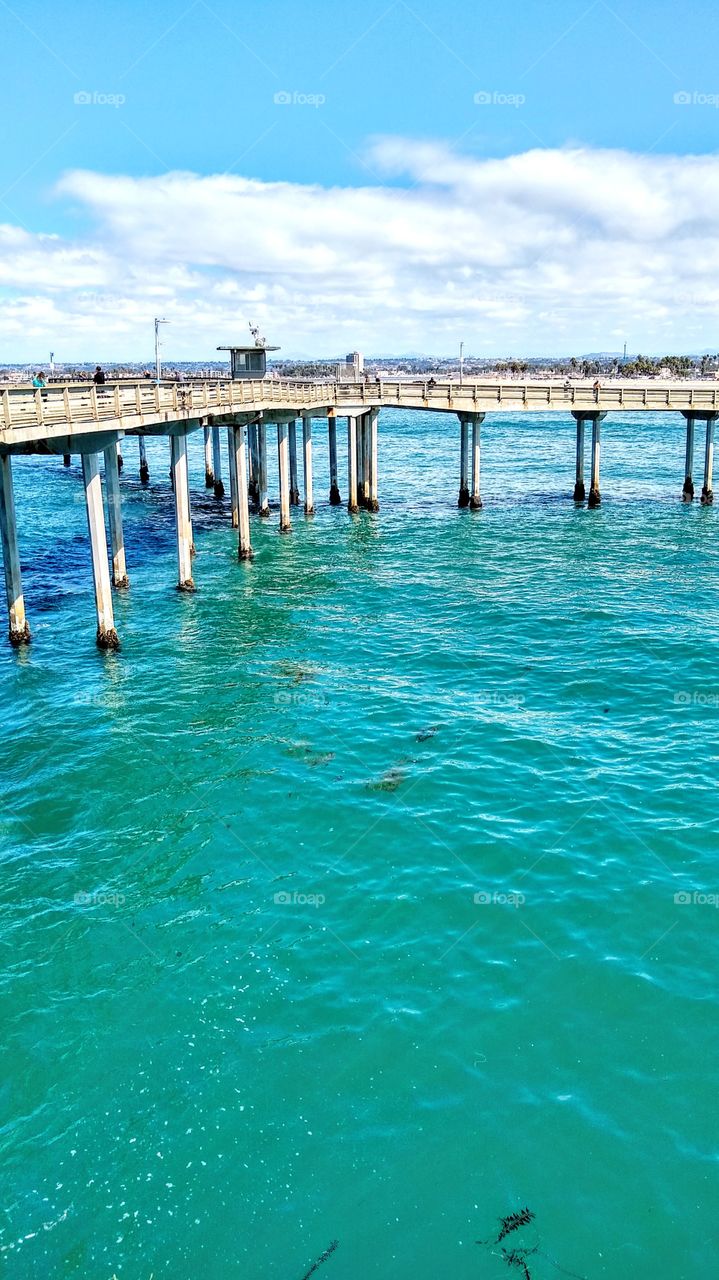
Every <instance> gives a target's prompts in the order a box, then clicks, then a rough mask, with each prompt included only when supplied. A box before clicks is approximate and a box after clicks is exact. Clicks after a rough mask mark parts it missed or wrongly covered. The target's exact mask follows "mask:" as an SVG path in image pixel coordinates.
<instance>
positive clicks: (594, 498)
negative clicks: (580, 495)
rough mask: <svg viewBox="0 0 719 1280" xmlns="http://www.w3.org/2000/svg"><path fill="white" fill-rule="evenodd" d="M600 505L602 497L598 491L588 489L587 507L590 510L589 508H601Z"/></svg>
mask: <svg viewBox="0 0 719 1280" xmlns="http://www.w3.org/2000/svg"><path fill="white" fill-rule="evenodd" d="M601 505H602V495H601V494H600V492H599V490H598V489H590V490H589V497H588V499H587V506H588V507H590V508H591V507H601Z"/></svg>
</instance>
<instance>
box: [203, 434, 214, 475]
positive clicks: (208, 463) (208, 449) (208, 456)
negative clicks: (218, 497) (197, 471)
mask: <svg viewBox="0 0 719 1280" xmlns="http://www.w3.org/2000/svg"><path fill="white" fill-rule="evenodd" d="M202 434H203V436H204V440H205V488H206V489H212V488H213V486H214V483H215V473H214V471H213V470H212V436H211V434H210V428H209V427H203V428H202Z"/></svg>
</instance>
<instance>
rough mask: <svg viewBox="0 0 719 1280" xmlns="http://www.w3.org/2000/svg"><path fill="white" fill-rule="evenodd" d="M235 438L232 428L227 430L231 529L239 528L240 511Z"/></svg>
mask: <svg viewBox="0 0 719 1280" xmlns="http://www.w3.org/2000/svg"><path fill="white" fill-rule="evenodd" d="M235 457H236V454H235V438H234V435H233V428H232V427H228V428H227V470H228V473H229V477H230V507H231V511H232V528H233V529H238V528H239V526H240V511H239V506H238V495H237V467H236V463H235Z"/></svg>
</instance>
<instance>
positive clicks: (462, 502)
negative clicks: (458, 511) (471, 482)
mask: <svg viewBox="0 0 719 1280" xmlns="http://www.w3.org/2000/svg"><path fill="white" fill-rule="evenodd" d="M457 506H458V507H468V506H469V489H460V491H459V497H458V499H457Z"/></svg>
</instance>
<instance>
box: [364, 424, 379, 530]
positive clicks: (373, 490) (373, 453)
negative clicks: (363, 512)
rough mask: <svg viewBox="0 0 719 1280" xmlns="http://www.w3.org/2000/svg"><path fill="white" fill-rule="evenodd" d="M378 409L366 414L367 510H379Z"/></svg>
mask: <svg viewBox="0 0 719 1280" xmlns="http://www.w3.org/2000/svg"><path fill="white" fill-rule="evenodd" d="M378 420H379V409H371V410H370V412H369V413H368V414H367V416H366V428H365V429H366V431H367V454H368V471H369V476H368V480H369V484H368V494H367V510H368V511H379V475H378V461H379V459H378V444H379V441H378V432H377V423H378Z"/></svg>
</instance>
